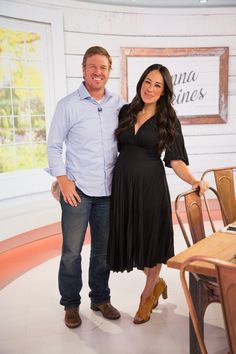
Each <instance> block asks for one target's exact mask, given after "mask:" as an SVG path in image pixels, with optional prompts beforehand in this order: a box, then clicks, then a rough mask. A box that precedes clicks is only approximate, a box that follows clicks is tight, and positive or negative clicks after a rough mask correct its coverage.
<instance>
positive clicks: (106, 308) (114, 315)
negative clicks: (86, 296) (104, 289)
mask: <svg viewBox="0 0 236 354" xmlns="http://www.w3.org/2000/svg"><path fill="white" fill-rule="evenodd" d="M91 309H92V310H93V311H101V313H102V315H103V317H105V318H108V320H117V319H118V318H120V313H119V311H118V310H117V309H116V308H115V307H114V306H112V304H111V303H110V302H106V303H105V304H99V305H95V304H91Z"/></svg>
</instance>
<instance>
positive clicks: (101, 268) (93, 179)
mask: <svg viewBox="0 0 236 354" xmlns="http://www.w3.org/2000/svg"><path fill="white" fill-rule="evenodd" d="M111 65H112V59H111V57H110V55H109V54H108V52H107V51H106V49H104V48H102V47H98V46H95V47H91V48H89V49H88V50H87V51H86V53H85V55H84V58H83V63H82V68H83V78H84V81H83V82H82V83H81V85H80V87H79V89H78V90H76V91H75V92H73V93H72V94H70V95H68V96H66V97H64V98H63V99H62V100H61V101H59V103H58V105H57V108H56V112H55V115H54V118H53V121H52V124H51V128H50V132H49V138H48V161H49V168H50V174H51V175H52V176H55V177H56V178H57V181H58V183H59V187H60V190H61V198H60V203H61V208H62V221H61V223H62V234H63V245H62V254H61V261H60V267H59V291H60V294H61V301H60V303H61V305H63V306H64V308H65V324H66V326H67V327H69V328H75V327H78V326H80V324H81V318H80V315H79V305H80V302H81V297H80V291H81V288H82V269H81V250H82V246H83V242H84V238H85V233H86V229H87V226H88V223H89V225H90V234H91V251H90V263H89V287H90V293H89V296H90V300H91V309H92V310H94V311H101V313H102V315H103V316H104V317H106V318H108V319H114V320H115V319H118V318H119V317H120V313H119V312H118V311H117V310H116V309H115V308H114V307H113V306H112V305H111V303H110V289H109V286H108V279H109V273H110V272H109V269H108V267H107V264H106V252H107V241H108V233H109V203H110V198H109V196H110V193H111V178H112V172H113V167H114V163H115V160H116V157H117V146H116V141H115V138H114V130H115V128H116V127H117V124H118V118H117V117H118V113H119V110H120V108H121V107H122V106H123V104H124V101H123V99H122V98H121V97H120V96H118V95H114V94H111V93H110V92H108V90H107V89H106V88H105V85H106V82H107V80H108V78H109V74H110V71H111ZM63 143H65V145H66V154H65V163H64V162H63V158H62V153H63Z"/></svg>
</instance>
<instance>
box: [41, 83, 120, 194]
mask: <svg viewBox="0 0 236 354" xmlns="http://www.w3.org/2000/svg"><path fill="white" fill-rule="evenodd" d="M124 103H125V102H124V100H123V99H122V98H121V97H120V96H119V95H114V94H111V93H110V92H109V91H108V90H106V89H105V94H104V97H103V98H102V100H101V101H100V102H99V103H98V102H97V101H96V100H95V99H94V98H93V97H91V96H90V94H89V92H88V91H87V89H86V87H85V86H84V84H83V83H82V84H81V85H80V87H79V89H78V90H76V91H75V92H73V93H72V94H70V95H68V96H66V97H64V98H63V99H62V100H60V101H59V102H58V104H57V107H56V111H55V114H54V117H53V120H52V124H51V127H50V131H49V137H48V144H47V151H48V162H49V173H50V174H51V175H52V176H62V175H67V177H68V178H69V179H70V180H73V181H75V183H76V186H77V187H78V188H79V189H80V190H82V192H83V193H85V194H86V195H89V196H109V195H110V194H111V179H112V172H113V168H114V164H115V161H116V158H117V143H116V140H115V137H114V130H115V129H116V127H117V125H118V113H119V110H120V108H121V107H122V106H123V105H124ZM64 143H65V146H66V149H65V158H63V145H64Z"/></svg>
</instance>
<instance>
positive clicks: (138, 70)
mask: <svg viewBox="0 0 236 354" xmlns="http://www.w3.org/2000/svg"><path fill="white" fill-rule="evenodd" d="M228 56H229V49H228V47H212V48H121V57H122V77H121V83H122V95H123V97H124V98H125V99H126V100H127V101H128V102H130V101H131V100H132V98H133V97H134V96H135V93H136V85H137V82H138V80H139V78H140V76H141V74H142V73H143V71H144V70H145V69H146V68H147V67H148V66H149V65H151V64H154V63H159V64H162V65H165V66H166V67H167V68H168V69H169V71H170V73H171V75H172V79H173V85H174V100H173V104H174V108H175V110H176V112H177V115H178V117H179V119H180V121H181V122H182V123H183V124H210V123H212V124H215V123H226V121H227V99H228Z"/></svg>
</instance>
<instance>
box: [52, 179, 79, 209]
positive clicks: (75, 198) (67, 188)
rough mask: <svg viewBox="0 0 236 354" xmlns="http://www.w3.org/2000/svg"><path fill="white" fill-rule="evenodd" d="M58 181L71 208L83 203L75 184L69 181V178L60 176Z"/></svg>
mask: <svg viewBox="0 0 236 354" xmlns="http://www.w3.org/2000/svg"><path fill="white" fill-rule="evenodd" d="M57 181H58V183H59V187H60V190H61V193H62V195H63V198H64V201H65V202H66V203H68V204H70V205H71V206H75V207H76V206H77V204H78V203H80V202H81V199H80V196H79V194H78V193H77V192H76V189H75V182H74V181H71V180H69V178H68V177H67V176H58V177H57Z"/></svg>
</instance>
